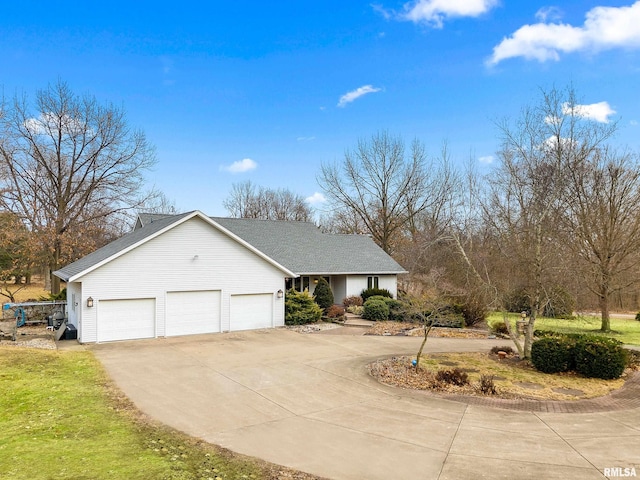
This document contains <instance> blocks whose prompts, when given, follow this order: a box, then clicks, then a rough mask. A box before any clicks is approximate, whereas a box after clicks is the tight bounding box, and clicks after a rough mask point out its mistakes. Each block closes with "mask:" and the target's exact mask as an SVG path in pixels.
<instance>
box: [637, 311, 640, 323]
mask: <svg viewBox="0 0 640 480" xmlns="http://www.w3.org/2000/svg"><path fill="white" fill-rule="evenodd" d="M636 320H638V321H639V322H640V312H638V313H636Z"/></svg>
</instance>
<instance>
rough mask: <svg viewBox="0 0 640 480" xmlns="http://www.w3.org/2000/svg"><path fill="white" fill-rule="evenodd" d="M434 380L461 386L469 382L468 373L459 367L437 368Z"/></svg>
mask: <svg viewBox="0 0 640 480" xmlns="http://www.w3.org/2000/svg"><path fill="white" fill-rule="evenodd" d="M436 380H437V381H438V382H441V383H447V384H449V385H457V386H459V387H461V386H463V385H467V384H468V383H469V375H467V373H466V372H463V371H462V370H460V369H459V368H454V369H453V370H438V373H436Z"/></svg>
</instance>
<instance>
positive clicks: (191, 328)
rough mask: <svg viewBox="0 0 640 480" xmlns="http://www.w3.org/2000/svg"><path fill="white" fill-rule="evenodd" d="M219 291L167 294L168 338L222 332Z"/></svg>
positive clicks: (166, 331) (166, 330) (166, 332)
mask: <svg viewBox="0 0 640 480" xmlns="http://www.w3.org/2000/svg"><path fill="white" fill-rule="evenodd" d="M221 304H222V302H221V294H220V291H219V290H216V291H204V292H169V293H167V308H166V327H165V335H166V336H167V337H171V336H175V335H193V334H198V333H216V332H219V331H220V307H221Z"/></svg>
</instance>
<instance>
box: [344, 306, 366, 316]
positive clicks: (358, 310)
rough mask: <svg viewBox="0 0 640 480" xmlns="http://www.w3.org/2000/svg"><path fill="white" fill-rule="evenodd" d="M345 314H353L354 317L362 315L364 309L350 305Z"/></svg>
mask: <svg viewBox="0 0 640 480" xmlns="http://www.w3.org/2000/svg"><path fill="white" fill-rule="evenodd" d="M347 312H349V313H353V314H354V315H362V313H363V312H364V307H363V306H362V305H351V306H349V307H347Z"/></svg>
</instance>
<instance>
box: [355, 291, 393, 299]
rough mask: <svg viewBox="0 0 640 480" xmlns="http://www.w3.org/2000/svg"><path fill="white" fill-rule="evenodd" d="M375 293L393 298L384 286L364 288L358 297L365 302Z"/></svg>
mask: <svg viewBox="0 0 640 480" xmlns="http://www.w3.org/2000/svg"><path fill="white" fill-rule="evenodd" d="M376 295H379V296H382V297H389V298H393V295H391V292H390V291H389V290H387V289H386V288H367V289H366V290H363V291H362V292H361V293H360V297H362V301H363V302H366V301H367V300H368V299H369V298H370V297H373V296H376Z"/></svg>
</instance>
